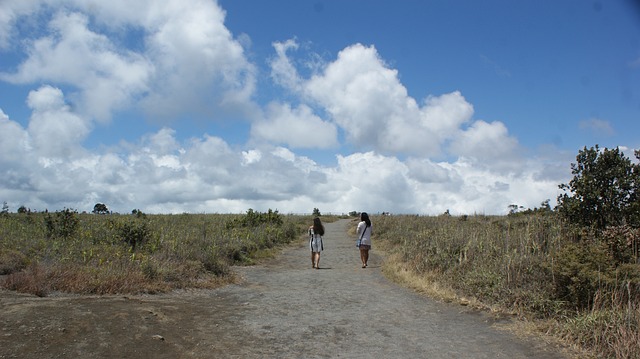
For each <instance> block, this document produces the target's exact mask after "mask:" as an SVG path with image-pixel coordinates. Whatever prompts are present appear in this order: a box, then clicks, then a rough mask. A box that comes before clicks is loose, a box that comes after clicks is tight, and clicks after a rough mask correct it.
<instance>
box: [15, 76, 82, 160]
mask: <svg viewBox="0 0 640 359" xmlns="http://www.w3.org/2000/svg"><path fill="white" fill-rule="evenodd" d="M27 104H28V105H29V107H30V108H31V109H32V110H33V112H32V115H31V120H30V121H29V127H28V132H29V135H30V138H31V141H32V142H31V143H32V145H33V147H34V148H35V151H36V152H37V153H38V155H39V156H40V157H45V158H68V157H70V156H73V155H75V154H76V153H77V152H78V151H80V150H81V147H80V144H81V142H82V140H84V139H85V137H86V136H87V135H88V134H89V132H90V126H89V124H88V123H87V122H86V121H85V120H83V119H82V118H81V117H80V116H78V115H76V114H74V113H73V112H72V111H71V110H70V108H69V106H67V105H66V104H65V102H64V96H63V94H62V91H60V90H59V89H57V88H53V87H51V86H43V87H42V88H40V89H38V90H37V91H31V92H30V93H29V97H28V99H27Z"/></svg>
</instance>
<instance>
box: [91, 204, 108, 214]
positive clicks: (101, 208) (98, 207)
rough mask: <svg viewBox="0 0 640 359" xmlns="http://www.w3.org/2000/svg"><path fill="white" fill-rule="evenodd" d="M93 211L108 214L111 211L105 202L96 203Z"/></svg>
mask: <svg viewBox="0 0 640 359" xmlns="http://www.w3.org/2000/svg"><path fill="white" fill-rule="evenodd" d="M93 213H95V214H107V213H109V208H107V206H106V205H105V204H104V203H96V205H95V206H93Z"/></svg>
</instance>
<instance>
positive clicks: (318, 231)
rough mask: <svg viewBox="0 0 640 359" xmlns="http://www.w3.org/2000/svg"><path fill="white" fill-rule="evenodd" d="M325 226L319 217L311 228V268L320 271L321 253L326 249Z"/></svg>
mask: <svg viewBox="0 0 640 359" xmlns="http://www.w3.org/2000/svg"><path fill="white" fill-rule="evenodd" d="M322 236H324V226H323V225H322V222H321V221H320V218H319V217H316V218H314V219H313V226H311V227H309V249H311V267H312V268H315V269H320V252H322V250H323V249H324V246H323V244H322Z"/></svg>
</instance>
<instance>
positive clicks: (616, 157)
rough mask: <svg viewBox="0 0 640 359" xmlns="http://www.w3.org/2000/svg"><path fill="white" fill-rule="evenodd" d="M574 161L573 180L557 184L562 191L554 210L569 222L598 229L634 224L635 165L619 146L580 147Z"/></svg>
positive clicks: (639, 177) (638, 176)
mask: <svg viewBox="0 0 640 359" xmlns="http://www.w3.org/2000/svg"><path fill="white" fill-rule="evenodd" d="M636 157H639V153H638V152H637V151H636ZM576 161H577V163H572V164H571V173H572V174H573V175H574V177H573V179H572V180H571V181H570V182H569V183H568V184H564V183H563V184H561V185H560V186H559V187H560V189H562V190H564V191H565V193H563V194H561V195H560V196H558V207H557V209H558V212H559V213H560V214H561V215H563V216H564V217H565V218H567V219H568V220H569V221H570V222H572V223H576V224H579V225H582V226H586V227H593V228H595V229H598V230H603V229H605V228H607V227H608V226H618V225H622V224H629V225H632V226H637V225H638V223H637V220H638V219H637V217H638V214H637V211H638V195H639V193H638V189H639V185H640V183H639V182H640V168H639V165H637V164H634V163H632V162H631V160H629V158H627V157H625V156H624V153H622V152H621V151H620V149H619V148H615V149H607V148H604V149H603V150H602V151H600V148H599V147H598V145H596V146H595V148H594V147H591V148H590V149H587V148H586V147H584V149H583V150H581V151H579V152H578V155H577V156H576Z"/></svg>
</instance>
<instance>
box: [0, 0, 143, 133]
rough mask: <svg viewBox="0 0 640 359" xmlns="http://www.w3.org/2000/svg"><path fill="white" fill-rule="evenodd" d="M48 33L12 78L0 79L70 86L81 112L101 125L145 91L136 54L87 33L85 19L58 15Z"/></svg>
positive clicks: (98, 35) (141, 65)
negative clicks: (76, 95) (75, 89)
mask: <svg viewBox="0 0 640 359" xmlns="http://www.w3.org/2000/svg"><path fill="white" fill-rule="evenodd" d="M49 29H50V35H48V36H44V37H42V38H39V39H37V40H34V41H33V42H32V43H31V45H30V47H29V50H28V51H29V57H28V58H27V59H26V60H25V61H24V62H23V63H22V64H20V66H19V68H18V71H17V72H16V73H14V74H3V75H2V78H3V79H4V80H6V81H11V82H15V83H21V84H29V83H37V82H41V81H44V82H54V83H62V84H71V85H73V86H74V87H76V88H78V89H79V94H78V96H79V97H80V99H79V100H78V101H77V104H78V106H79V107H80V108H81V110H82V111H83V112H84V113H87V114H88V115H89V116H93V117H95V118H98V119H100V120H106V119H108V118H110V116H111V112H112V111H113V110H117V109H120V108H123V107H125V106H127V105H128V104H129V102H130V99H131V98H132V97H136V96H139V95H140V94H141V93H142V92H143V91H145V90H146V81H147V79H148V77H149V75H150V74H151V73H152V71H153V68H152V66H151V64H149V63H148V62H147V61H146V60H145V59H144V58H143V57H142V56H140V55H138V54H135V53H132V52H129V51H123V52H122V53H119V52H118V50H117V49H116V48H115V46H114V44H113V43H112V42H111V41H110V40H109V39H108V38H107V37H106V36H104V35H101V34H97V33H95V32H92V31H90V30H89V29H88V17H87V16H86V15H84V14H79V13H65V12H58V13H56V15H54V16H53V18H52V20H51V22H50V23H49Z"/></svg>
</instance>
